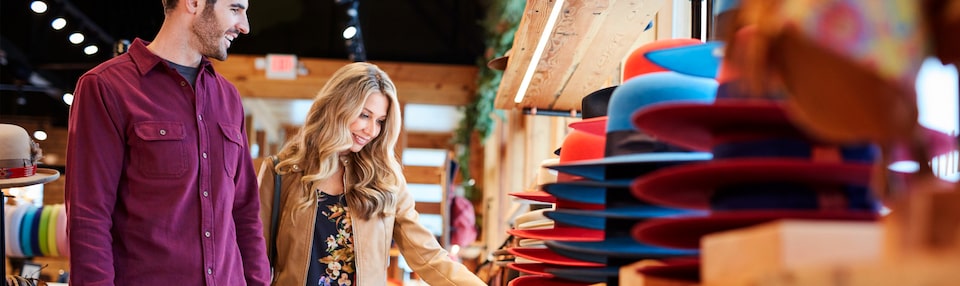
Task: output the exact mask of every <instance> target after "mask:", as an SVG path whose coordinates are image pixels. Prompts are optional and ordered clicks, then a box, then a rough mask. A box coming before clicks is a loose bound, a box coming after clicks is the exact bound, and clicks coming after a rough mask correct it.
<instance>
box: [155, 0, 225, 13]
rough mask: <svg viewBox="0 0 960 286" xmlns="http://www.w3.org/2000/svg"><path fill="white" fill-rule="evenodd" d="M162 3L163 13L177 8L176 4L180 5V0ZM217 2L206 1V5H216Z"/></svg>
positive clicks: (167, 0)
mask: <svg viewBox="0 0 960 286" xmlns="http://www.w3.org/2000/svg"><path fill="white" fill-rule="evenodd" d="M162 1H163V11H170V10H173V8H176V7H177V3H180V0H162ZM216 3H217V0H207V5H210V4H216Z"/></svg>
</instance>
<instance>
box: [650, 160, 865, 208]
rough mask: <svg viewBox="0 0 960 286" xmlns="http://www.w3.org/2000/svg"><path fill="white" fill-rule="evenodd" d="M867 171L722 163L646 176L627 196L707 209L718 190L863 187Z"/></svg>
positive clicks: (848, 166)
mask: <svg viewBox="0 0 960 286" xmlns="http://www.w3.org/2000/svg"><path fill="white" fill-rule="evenodd" d="M871 168H872V166H871V165H869V164H859V163H826V162H811V161H808V160H798V159H725V160H717V161H711V162H704V163H702V164H690V165H685V166H678V167H676V168H670V169H663V170H660V171H657V172H653V173H650V174H648V175H646V176H643V177H641V178H638V179H637V180H636V181H634V183H633V186H631V192H632V193H633V195H634V196H636V197H638V198H640V199H642V200H646V201H649V202H651V203H654V204H658V205H664V206H668V207H675V208H685V209H709V208H710V197H711V195H712V194H713V193H714V190H716V189H717V188H718V187H722V186H729V185H735V184H742V183H759V182H797V183H800V184H808V185H855V186H867V185H868V184H869V182H870V172H871ZM691 178H695V179H692V180H691ZM777 191H778V190H774V189H771V190H770V192H777Z"/></svg>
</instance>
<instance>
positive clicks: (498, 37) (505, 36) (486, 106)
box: [453, 0, 527, 201]
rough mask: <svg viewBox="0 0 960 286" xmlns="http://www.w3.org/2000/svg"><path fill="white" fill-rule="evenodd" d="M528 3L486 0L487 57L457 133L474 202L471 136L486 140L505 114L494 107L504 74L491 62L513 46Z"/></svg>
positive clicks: (459, 159) (466, 188)
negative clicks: (489, 64)
mask: <svg viewBox="0 0 960 286" xmlns="http://www.w3.org/2000/svg"><path fill="white" fill-rule="evenodd" d="M526 3H527V1H525V0H488V1H485V3H483V4H485V5H487V16H486V18H485V19H484V20H483V21H482V22H481V23H480V24H481V25H482V26H483V28H484V34H485V37H486V40H485V42H486V46H487V50H486V52H485V53H484V56H483V57H481V58H479V59H477V65H478V66H479V67H480V68H479V74H478V75H477V94H476V96H475V97H474V100H473V102H471V103H470V104H468V105H467V106H464V107H463V115H464V116H463V119H462V120H461V121H460V124H459V125H458V127H457V130H456V131H455V133H454V136H453V144H454V145H455V146H456V154H457V162H458V163H459V164H460V171H461V172H462V175H463V181H464V184H463V186H464V195H465V196H466V197H467V198H469V199H470V200H472V201H477V200H478V199H479V197H478V196H479V194H480V190H478V189H477V188H476V184H474V183H473V176H471V172H470V156H471V154H470V142H471V140H470V139H471V137H472V136H473V134H474V132H476V134H477V135H478V136H479V139H480V141H483V140H484V139H486V138H487V136H489V135H490V133H491V132H493V123H494V121H493V118H492V117H491V116H493V115H495V114H497V115H499V116H502V114H498V113H499V111H495V110H494V108H493V102H494V99H495V98H496V96H497V88H498V87H499V86H500V78H501V77H502V76H503V73H502V72H501V71H496V70H492V69H490V68H488V67H487V62H489V61H490V60H492V59H493V58H496V57H500V56H503V54H504V53H505V52H506V51H507V50H508V49H510V47H511V46H512V45H513V36H514V35H515V34H516V32H517V26H518V25H519V23H520V18H521V17H522V16H523V9H524V7H525V6H526Z"/></svg>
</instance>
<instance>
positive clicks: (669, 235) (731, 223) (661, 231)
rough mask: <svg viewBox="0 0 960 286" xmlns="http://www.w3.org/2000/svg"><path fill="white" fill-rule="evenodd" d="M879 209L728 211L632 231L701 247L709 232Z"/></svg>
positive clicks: (866, 217)
mask: <svg viewBox="0 0 960 286" xmlns="http://www.w3.org/2000/svg"><path fill="white" fill-rule="evenodd" d="M878 217H879V215H878V214H877V213H876V212H863V211H859V212H858V211H835V212H827V211H797V210H766V211H729V212H714V213H712V214H710V215H709V216H704V217H680V218H662V219H652V220H647V221H644V222H641V223H638V224H637V225H635V226H634V227H633V230H632V231H631V235H632V236H633V238H634V239H636V240H637V241H640V242H643V243H649V244H651V245H659V246H663V247H673V248H680V249H697V248H700V239H701V238H702V237H703V236H705V235H708V234H711V233H715V232H721V231H727V230H732V229H738V228H744V227H749V226H753V225H757V224H761V223H765V222H771V221H775V220H781V219H802V220H841V221H874V220H877V219H878Z"/></svg>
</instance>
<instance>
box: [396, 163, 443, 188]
mask: <svg viewBox="0 0 960 286" xmlns="http://www.w3.org/2000/svg"><path fill="white" fill-rule="evenodd" d="M442 171H443V169H442V168H440V167H431V166H403V176H404V177H406V178H407V183H409V184H439V183H440V182H441V181H442V180H441V178H442V177H443V172H442Z"/></svg>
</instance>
